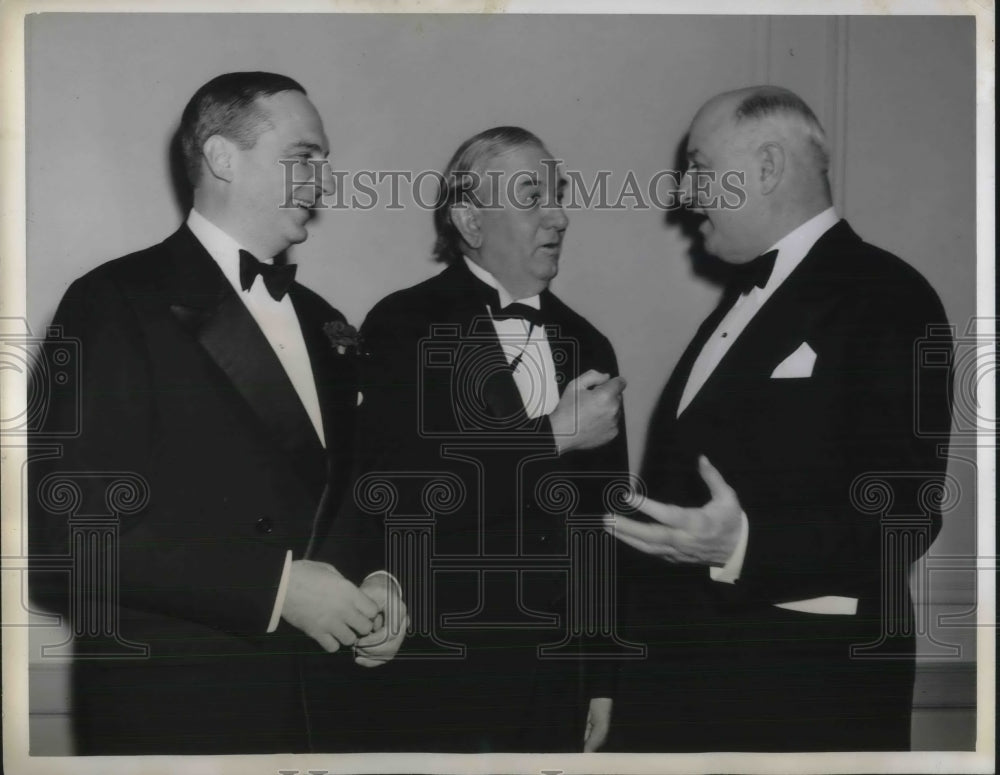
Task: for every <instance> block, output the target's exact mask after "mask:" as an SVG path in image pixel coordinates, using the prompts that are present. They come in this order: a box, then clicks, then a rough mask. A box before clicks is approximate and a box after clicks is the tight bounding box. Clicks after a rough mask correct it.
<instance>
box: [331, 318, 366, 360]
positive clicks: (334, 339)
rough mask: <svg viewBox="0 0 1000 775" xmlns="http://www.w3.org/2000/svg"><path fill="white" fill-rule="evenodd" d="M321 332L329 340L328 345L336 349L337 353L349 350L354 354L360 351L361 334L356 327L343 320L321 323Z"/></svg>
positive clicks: (342, 353) (340, 353)
mask: <svg viewBox="0 0 1000 775" xmlns="http://www.w3.org/2000/svg"><path fill="white" fill-rule="evenodd" d="M323 333H324V334H326V336H327V338H328V339H329V340H330V345H331V346H332V347H333V348H334V349H335V350H336V351H337V354H338V355H344V354H345V353H346V352H348V351H351V352H353V353H354V354H359V353H360V352H361V334H359V333H358V329H356V328H355V327H354V326H352V325H351V324H350V323H345V322H344V321H343V320H331V321H330V322H329V323H324V324H323Z"/></svg>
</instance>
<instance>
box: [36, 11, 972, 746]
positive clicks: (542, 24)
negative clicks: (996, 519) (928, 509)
mask: <svg viewBox="0 0 1000 775" xmlns="http://www.w3.org/2000/svg"><path fill="white" fill-rule="evenodd" d="M255 69H261V70H272V71H276V72H280V73H284V74H287V75H290V76H292V77H294V78H296V79H297V80H299V81H300V82H301V83H302V84H303V85H304V86H305V87H306V89H307V90H308V91H309V94H310V97H311V98H312V100H313V102H314V103H315V104H316V106H317V108H318V109H319V111H320V113H321V115H322V116H323V118H324V121H325V124H326V129H327V134H328V136H329V138H330V141H331V145H332V153H331V159H332V162H333V165H334V167H335V168H337V169H344V170H351V171H353V170H359V169H375V170H388V169H398V170H415V171H416V170H423V169H440V168H441V167H442V166H443V164H444V163H445V162H446V161H447V159H448V157H449V156H450V155H451V153H452V151H453V150H454V149H455V148H456V147H457V146H458V144H459V143H460V142H461V141H462V140H464V139H465V138H467V137H468V136H470V135H472V134H474V133H475V132H478V131H479V130H481V129H483V128H486V127H489V126H493V125H496V124H520V125H523V126H525V127H526V128H528V129H530V130H532V131H534V132H535V133H537V134H538V135H539V136H540V137H541V138H542V139H543V140H544V141H545V142H546V143H547V144H548V145H549V147H550V149H551V150H552V151H553V152H554V153H555V154H556V155H558V156H560V157H561V158H563V159H565V160H566V163H567V165H568V166H569V167H570V168H572V169H577V170H580V171H581V172H582V173H583V175H584V178H585V179H588V180H589V179H591V178H592V176H593V175H595V174H596V172H597V171H598V170H602V169H606V170H612V171H613V174H612V178H611V180H612V181H617V182H618V184H620V183H621V182H623V181H624V177H625V175H626V173H627V171H628V170H633V171H634V172H635V174H636V175H637V177H638V179H639V180H640V181H645V180H647V179H648V177H649V176H650V175H651V174H652V173H653V172H655V171H656V170H661V169H671V168H673V167H674V165H675V154H676V152H677V150H678V147H679V144H680V143H681V141H682V138H683V137H684V134H685V132H686V130H687V126H688V124H689V122H690V119H691V117H692V116H693V114H694V112H695V111H696V110H697V108H698V107H699V106H700V105H701V104H702V103H703V102H704V101H705V100H706V99H707V98H709V97H711V96H712V95H714V94H716V93H718V92H720V91H724V90H728V89H732V88H737V87H741V86H746V85H751V84H754V83H761V82H771V83H776V84H780V85H784V86H788V87H790V88H792V89H794V90H796V91H798V92H799V93H800V94H801V95H802V96H803V97H804V98H805V99H806V101H807V102H809V103H810V104H811V105H812V107H813V109H814V110H815V111H816V112H817V114H818V115H819V117H820V120H821V121H823V122H824V124H825V125H826V127H827V129H828V132H829V133H830V136H831V139H832V143H833V154H834V157H835V159H836V162H835V165H834V170H833V183H834V187H835V192H836V201H837V204H838V206H839V208H840V210H841V213H842V214H844V215H845V216H846V217H847V218H848V219H849V220H850V221H851V223H852V225H853V226H854V227H855V229H856V230H857V231H858V232H859V233H860V234H861V235H862V236H863V237H864V238H866V239H867V240H868V241H870V242H873V243H875V244H877V245H880V246H882V247H885V248H887V249H889V250H891V251H893V252H895V253H897V254H899V255H901V256H902V257H904V258H905V259H906V260H907V261H909V262H910V263H912V264H913V265H914V266H916V267H917V268H918V269H919V270H920V271H921V272H922V273H923V274H924V275H925V276H926V277H927V278H928V279H929V280H930V282H931V283H932V285H934V287H935V288H936V289H937V290H938V292H939V294H940V295H941V297H942V299H943V301H944V304H945V307H946V309H947V312H948V315H949V317H950V319H951V321H952V322H954V323H955V324H956V325H957V326H958V327H959V328H960V329H962V330H964V329H965V326H966V324H967V322H968V320H969V319H970V318H971V317H972V316H973V314H974V303H975V268H976V261H975V242H974V233H975V232H974V229H975V198H974V94H975V92H974V88H975V59H974V23H973V20H972V18H971V17H964V18H963V17H936V18H930V17H909V18H900V17H897V18H886V17H841V18H834V17H745V16H744V17H722V16H699V17H694V16H669V17H668V16H615V17H607V16H444V15H442V16H410V15H399V16H389V15H380V16H364V15H344V16H340V15H319V16H316V15H250V14H229V15H164V14H156V15H152V14H150V15H139V14H132V15H113V14H104V15H96V14H90V15H83V14H42V15H35V16H32V17H29V18H28V20H27V23H26V84H27V142H28V158H27V181H28V191H27V203H28V212H27V215H28V266H27V269H28V277H27V279H28V314H29V319H30V322H31V325H32V327H33V330H35V331H36V332H38V331H40V330H42V329H43V328H44V326H45V325H46V324H47V323H48V321H49V320H50V319H51V315H52V313H53V312H54V310H55V305H56V304H57V302H58V299H59V297H60V296H61V294H62V293H63V292H64V291H65V289H66V287H67V285H68V284H69V283H70V282H71V281H72V280H73V279H74V278H75V277H77V276H78V275H80V274H81V273H83V272H84V271H86V270H88V269H90V268H92V267H94V266H96V265H97V264H99V263H101V262H103V261H106V260H108V259H110V258H114V257H116V256H119V255H123V254H125V253H128V252H131V251H133V250H137V249H140V248H143V247H145V246H147V245H149V244H152V243H153V242H157V241H159V240H161V239H163V238H164V237H166V236H167V235H168V234H169V233H171V232H172V231H173V230H174V229H175V228H176V227H177V225H178V224H179V223H180V221H181V220H182V218H183V215H184V213H182V212H181V211H180V209H179V208H178V204H177V200H176V198H175V196H174V193H173V190H172V186H171V182H170V175H169V169H168V153H167V147H168V142H169V139H170V137H171V135H172V133H173V131H174V130H175V129H176V126H177V122H178V120H179V117H180V113H181V110H182V108H183V107H184V104H185V103H186V102H187V100H188V98H189V97H190V96H191V94H192V93H193V92H194V90H195V89H196V88H197V87H198V86H200V85H201V84H202V83H204V82H205V81H207V80H208V79H209V78H211V77H213V76H215V75H217V74H219V73H222V72H228V71H233V70H255ZM611 188H612V190H613V191H616V190H617V189H616V187H615V185H614V184H613V185H612V186H611ZM404 201H405V199H404ZM570 217H571V225H570V228H569V231H568V237H567V240H566V243H565V245H564V250H563V258H562V268H561V271H560V275H559V277H558V279H557V280H556V282H555V284H554V286H553V287H554V290H555V291H556V293H557V294H559V295H560V296H561V297H563V298H564V299H565V300H566V301H567V302H568V303H569V304H570V305H571V306H573V307H574V308H576V309H577V310H579V311H580V312H582V313H583V314H584V315H586V316H587V317H588V318H589V319H590V320H591V321H593V322H594V323H595V324H596V325H597V326H598V327H599V328H600V329H602V330H603V331H604V332H605V333H606V334H607V335H608V336H609V337H610V339H611V340H612V342H613V343H614V345H615V347H616V349H617V351H618V354H619V360H620V363H621V368H622V372H623V373H624V374H625V375H626V376H627V377H628V379H629V387H628V390H627V394H626V410H627V416H628V432H629V441H630V452H631V455H632V465H633V468H637V467H638V465H639V461H640V459H641V453H642V448H643V442H644V438H645V426H646V422H647V420H648V416H649V413H650V411H651V409H652V406H653V403H654V402H655V400H656V398H657V396H658V394H659V391H660V389H661V388H662V386H663V383H664V382H665V380H666V378H667V376H668V375H669V373H670V371H671V369H672V368H673V365H674V363H675V362H676V360H677V359H678V357H679V356H680V354H681V351H682V350H683V348H684V347H685V345H686V344H687V342H688V340H689V339H690V337H691V335H692V334H693V333H694V331H695V329H696V328H697V326H698V324H699V323H700V321H701V320H702V319H703V318H704V316H705V315H706V314H707V313H708V311H709V310H710V309H711V308H712V307H713V306H714V303H715V300H716V298H717V295H718V290H717V289H716V288H715V287H713V286H711V285H709V284H708V283H706V282H705V281H704V280H701V279H700V278H698V277H696V276H695V275H694V274H693V272H692V268H691V264H690V261H689V259H688V256H687V242H686V240H685V238H684V237H683V235H682V234H681V233H680V232H679V231H678V230H677V228H676V227H673V226H669V225H667V224H665V223H664V219H663V213H662V212H661V211H657V210H655V209H654V210H633V209H626V210H620V211H614V212H598V211H594V210H582V211H578V212H572V213H570ZM432 242H433V229H432V225H431V218H430V214H429V213H428V212H426V211H422V210H419V209H417V208H413V207H408V208H406V209H404V210H399V211H386V210H385V209H382V208H380V207H377V208H375V209H372V210H370V211H367V212H357V211H354V212H352V211H349V210H344V211H327V212H324V213H322V214H321V216H320V218H319V219H318V220H317V221H315V222H314V223H313V225H312V227H311V236H310V239H309V240H308V242H306V243H304V244H303V245H300V246H297V247H296V248H295V249H294V253H293V256H292V257H293V259H294V260H295V261H297V262H298V263H299V264H300V265H301V268H300V274H299V277H300V278H301V279H302V280H303V281H304V282H305V283H306V284H307V285H309V286H311V287H312V288H314V289H315V290H317V291H318V292H319V293H321V294H322V295H324V296H325V297H326V298H327V299H328V300H330V301H331V303H333V304H334V306H337V307H339V308H340V309H341V310H342V311H343V312H344V313H345V314H346V315H347V317H348V318H349V319H350V320H351V321H352V322H355V323H358V324H359V323H360V322H361V320H362V319H363V317H364V315H365V313H366V312H367V311H368V309H370V308H371V306H372V305H373V304H374V303H375V302H376V301H377V300H378V299H379V298H381V297H382V296H384V295H385V294H386V293H388V292H390V291H393V290H395V289H398V288H401V287H404V286H406V285H410V284H413V283H415V282H418V281H420V280H422V279H424V278H426V277H428V276H430V275H431V274H432V273H433V272H435V271H437V267H436V266H435V265H433V264H432V263H431V262H430V259H429V255H430V247H431V244H432ZM951 471H952V473H953V474H954V475H955V476H956V477H958V479H959V481H960V482H961V484H962V486H963V492H964V495H963V498H962V500H961V502H960V504H959V506H958V507H957V508H956V509H955V510H954V512H952V513H950V514H949V515H948V516H947V518H946V524H945V528H944V530H943V531H942V533H941V536H940V538H939V539H938V541H937V543H936V544H935V547H934V551H935V552H936V553H945V554H954V555H965V556H971V555H974V553H975V552H974V546H975V544H974V536H975V530H974V520H975V513H974V503H975V500H974V491H975V490H974V488H975V477H974V470H973V468H972V466H971V465H969V464H967V463H962V462H955V463H954V464H953V465H952V467H951ZM972 589H973V583H972V577H971V574H965V575H963V574H950V575H949V576H948V577H947V578H944V577H942V578H940V579H935V580H934V583H933V584H932V593H933V594H932V595H931V598H930V599H925V600H924V601H922V602H923V603H924V604H927V605H930V609H931V610H932V611H933V612H942V611H960V610H963V609H964V608H967V607H969V605H971V603H972V601H973V597H972ZM972 632H973V631H971V630H951V629H949V630H948V631H946V632H943V633H938V635H937V636H935V637H939V639H941V640H946V641H950V642H955V643H960V644H961V645H962V649H963V650H962V653H961V658H962V659H964V660H970V659H974V653H973V649H972V645H973V641H972ZM46 633H48V635H46ZM36 635H37V638H36V640H37V639H38V638H47V639H48V640H49V642H51V638H52V637H53V636H52V634H51V632H49V631H48V630H39V631H37V633H36ZM924 648H925V651H926V653H928V654H930V655H938V656H941V653H940V649H939V648H938V647H937V646H935V645H934V644H933V643H931V642H930V641H925V643H924ZM53 680H55V679H53ZM52 691H54V692H55V694H56V695H58V694H59V691H60V690H59V689H58V688H56V689H53V690H52ZM39 702H42V701H41V700H40V701H39ZM46 702H48V700H46ZM50 704H51V706H52V707H53V708H54V709H55V711H54V712H57V711H58V710H59V708H58V705H59V702H58V701H57V700H53V701H52V702H51V703H50ZM33 709H34V708H33ZM50 723H55V722H50ZM53 728H55V727H54V726H53ZM57 734H58V733H57ZM55 745H56V746H57V747H58V745H59V743H58V742H57V743H56V744H55Z"/></svg>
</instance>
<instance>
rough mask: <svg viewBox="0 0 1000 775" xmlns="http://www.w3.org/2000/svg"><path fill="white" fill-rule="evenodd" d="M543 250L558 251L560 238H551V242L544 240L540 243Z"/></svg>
mask: <svg viewBox="0 0 1000 775" xmlns="http://www.w3.org/2000/svg"><path fill="white" fill-rule="evenodd" d="M542 247H543V248H544V249H545V250H549V251H552V252H554V253H558V252H559V249H560V248H561V247H562V240H558V239H557V240H552V241H551V242H546V243H544V244H543V245H542Z"/></svg>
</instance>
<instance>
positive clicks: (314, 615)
mask: <svg viewBox="0 0 1000 775" xmlns="http://www.w3.org/2000/svg"><path fill="white" fill-rule="evenodd" d="M378 610H379V609H378V606H377V605H376V604H375V603H373V602H372V601H371V599H370V598H369V597H368V596H367V595H365V594H363V593H362V592H361V590H359V589H358V588H357V587H356V586H354V585H353V584H352V583H351V582H350V581H348V580H347V579H345V578H344V577H343V576H341V575H340V573H338V572H337V570H336V568H334V567H333V566H332V565H327V564H326V563H324V562H314V561H312V560H294V561H293V562H292V565H291V569H290V570H289V574H288V591H287V593H286V594H285V601H284V603H283V605H282V606H281V618H282V619H284V620H285V621H286V622H288V623H289V624H291V625H292V626H293V627H297V628H299V629H300V630H302V632H304V633H305V634H306V635H308V636H309V637H310V638H312V639H313V640H315V641H316V642H317V643H319V645H320V646H322V647H323V648H324V649H326V650H327V651H329V652H334V651H336V650H337V649H339V648H340V646H341V645H344V646H350V645H353V644H354V643H355V642H356V641H357V639H358V636H359V635H367V634H368V633H370V632H371V631H372V619H374V618H375V615H376V614H377V613H378Z"/></svg>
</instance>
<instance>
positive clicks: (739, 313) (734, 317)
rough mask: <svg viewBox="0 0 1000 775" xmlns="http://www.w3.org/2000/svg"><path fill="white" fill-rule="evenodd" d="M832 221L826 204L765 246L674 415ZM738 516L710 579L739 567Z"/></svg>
mask: <svg viewBox="0 0 1000 775" xmlns="http://www.w3.org/2000/svg"><path fill="white" fill-rule="evenodd" d="M838 220H839V218H838V216H837V213H836V210H834V208H833V207H830V208H828V209H826V210H824V211H823V212H821V213H819V214H817V215H815V216H814V217H812V218H810V219H809V220H808V221H806V222H805V223H803V224H802V225H801V226H799V227H798V228H796V229H794V230H793V231H791V232H789V233H788V234H786V235H785V236H784V237H782V238H781V239H780V240H778V241H777V242H776V243H775V244H774V245H772V246H771V247H770V248H768V250H767V251H765V252H769V251H771V250H777V251H778V256H777V258H776V259H775V261H774V269H773V271H772V272H771V276H770V277H769V278H768V280H767V283H766V284H765V285H764V287H763V288H758V287H756V286H754V287H753V288H751V289H750V291H748V292H747V293H744V294H743V295H742V296H740V298H739V299H738V300H737V301H736V303H735V304H734V305H733V307H732V309H730V310H729V312H728V313H726V316H725V317H724V318H723V319H722V322H720V323H719V325H718V327H717V328H716V329H715V331H714V332H713V333H712V335H711V337H709V339H708V341H707V342H706V343H705V346H704V347H702V349H701V352H699V353H698V357H697V358H696V359H695V362H694V364H693V365H692V367H691V374H690V375H689V376H688V381H687V384H685V386H684V392H683V393H682V394H681V400H680V403H679V404H678V406H677V416H678V417H679V416H680V415H681V413H682V412H683V411H684V410H685V409H686V408H687V407H688V405H689V404H690V403H691V401H692V400H693V399H694V397H695V395H697V393H698V391H699V390H700V389H701V388H702V387H703V386H704V384H705V382H706V381H707V380H708V378H709V377H710V376H711V374H712V372H713V371H714V370H715V368H716V367H717V366H718V365H719V363H720V362H721V361H722V358H723V357H724V356H725V354H726V353H727V352H728V351H729V348H730V347H732V346H733V342H735V341H736V339H738V338H739V336H740V334H742V333H743V331H744V329H746V327H747V325H748V324H749V323H750V321H751V320H753V317H754V315H756V314H757V312H758V311H760V309H761V307H763V306H764V304H765V303H766V302H767V300H768V299H770V298H771V296H772V295H774V292H775V291H776V290H777V289H778V288H779V287H780V286H781V284H782V283H783V282H784V281H785V280H786V279H787V278H788V276H789V275H790V274H791V273H792V271H793V270H794V269H795V267H797V266H798V265H799V264H800V263H801V262H802V259H803V258H805V257H806V255H807V254H808V253H809V251H810V250H812V247H813V245H815V244H816V242H817V241H818V240H819V238H820V237H822V236H823V235H824V234H826V232H827V231H829V230H830V229H831V228H832V227H833V226H834V225H835V224H836V223H837V221H838ZM740 518H741V526H740V536H739V540H738V542H737V545H736V549H735V550H734V551H733V554H732V555H731V556H730V558H729V560H728V561H727V562H726V564H725V565H724V566H723V567H721V568H717V567H711V568H709V574H710V575H711V577H712V579H714V580H715V581H720V582H724V583H728V584H732V583H733V582H735V581H736V580H737V579H738V578H739V576H740V572H741V571H742V570H743V560H744V558H745V557H746V550H747V543H748V541H749V537H750V521H749V519H748V518H747V515H746V513H743V514H741V515H740ZM857 604H858V601H857V599H855V598H848V597H839V596H833V595H830V596H825V597H819V598H810V599H808V600H795V601H789V602H787V603H777V604H776V605H777V606H778V607H779V608H787V609H789V610H793V611H802V612H806V613H828V614H854V613H855V612H856V611H857Z"/></svg>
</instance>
